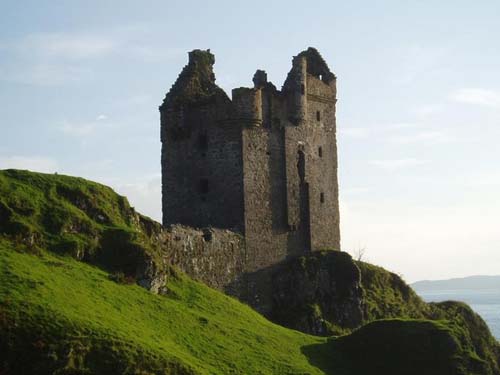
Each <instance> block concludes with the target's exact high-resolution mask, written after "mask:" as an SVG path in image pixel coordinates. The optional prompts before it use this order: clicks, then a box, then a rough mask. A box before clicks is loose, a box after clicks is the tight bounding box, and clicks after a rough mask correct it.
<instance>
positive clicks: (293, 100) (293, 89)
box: [283, 54, 307, 125]
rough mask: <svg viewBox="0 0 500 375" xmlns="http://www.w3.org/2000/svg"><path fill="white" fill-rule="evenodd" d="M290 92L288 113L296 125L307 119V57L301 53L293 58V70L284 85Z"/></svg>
mask: <svg viewBox="0 0 500 375" xmlns="http://www.w3.org/2000/svg"><path fill="white" fill-rule="evenodd" d="M283 89H284V91H285V92H286V93H287V94H288V97H289V103H288V113H289V119H290V121H291V122H292V123H293V124H295V125H300V124H302V123H304V122H305V121H306V119H307V57H306V56H304V55H302V54H300V55H298V56H295V57H294V58H293V60H292V70H291V71H290V72H289V73H288V77H287V79H286V82H285V84H284V87H283Z"/></svg>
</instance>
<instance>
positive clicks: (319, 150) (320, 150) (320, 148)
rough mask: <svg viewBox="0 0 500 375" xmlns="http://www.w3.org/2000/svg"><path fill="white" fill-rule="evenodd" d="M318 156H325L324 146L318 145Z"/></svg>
mask: <svg viewBox="0 0 500 375" xmlns="http://www.w3.org/2000/svg"><path fill="white" fill-rule="evenodd" d="M318 156H319V157H320V158H322V157H323V147H318Z"/></svg>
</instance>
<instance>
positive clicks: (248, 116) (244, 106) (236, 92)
mask: <svg viewBox="0 0 500 375" xmlns="http://www.w3.org/2000/svg"><path fill="white" fill-rule="evenodd" d="M233 108H234V111H235V117H236V118H237V119H238V120H240V121H241V122H242V123H244V124H245V125H247V126H260V125H262V90H261V89H260V88H254V89H250V88H246V87H240V88H237V89H233Z"/></svg>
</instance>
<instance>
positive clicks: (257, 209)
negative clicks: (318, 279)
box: [160, 48, 340, 274]
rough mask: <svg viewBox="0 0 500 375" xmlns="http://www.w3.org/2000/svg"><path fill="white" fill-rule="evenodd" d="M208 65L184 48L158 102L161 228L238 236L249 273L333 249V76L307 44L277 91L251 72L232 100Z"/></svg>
mask: <svg viewBox="0 0 500 375" xmlns="http://www.w3.org/2000/svg"><path fill="white" fill-rule="evenodd" d="M214 63H215V58H214V55H212V54H211V53H210V50H208V51H202V50H194V51H192V52H190V53H189V63H188V65H186V66H185V67H184V69H183V70H182V72H181V74H180V75H179V77H178V79H177V81H176V82H175V84H174V85H173V86H172V88H171V90H170V91H169V93H168V94H167V95H166V97H165V100H164V101H163V104H162V105H161V106H160V114H161V141H162V194H163V197H162V200H163V202H162V203H163V224H164V225H165V226H167V225H170V224H176V223H179V224H184V225H188V226H193V227H200V228H203V227H217V228H225V229H230V230H233V231H237V232H240V233H242V234H243V235H244V238H245V243H246V259H245V260H244V264H245V272H246V273H249V274H250V273H253V272H257V271H259V270H263V269H266V268H269V267H271V266H273V265H275V264H277V263H279V262H280V261H281V260H283V259H285V258H286V257H289V256H298V255H301V254H304V253H307V252H310V251H317V250H339V249H340V231H339V204H338V182H337V144H336V119H335V107H336V77H335V75H334V74H333V73H332V72H331V71H330V69H329V68H328V66H327V64H326V63H325V61H324V60H323V58H322V57H321V55H320V54H319V53H318V51H317V50H316V49H314V48H308V49H307V50H306V51H303V52H301V53H299V54H298V55H297V56H295V57H294V58H293V63H292V69H291V70H290V72H289V73H288V76H287V79H286V81H285V83H284V85H283V87H282V89H281V91H280V90H277V89H276V87H275V86H274V85H273V84H272V83H270V82H268V81H267V76H266V73H265V72H264V71H261V70H258V71H257V72H256V73H255V75H254V77H253V83H254V87H253V88H236V89H233V90H232V98H231V99H230V98H229V97H228V96H227V95H226V93H225V92H224V91H223V90H222V89H221V88H219V87H218V86H217V85H216V84H215V76H214V73H213V64H214Z"/></svg>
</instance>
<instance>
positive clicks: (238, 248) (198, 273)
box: [160, 225, 246, 296]
mask: <svg viewBox="0 0 500 375" xmlns="http://www.w3.org/2000/svg"><path fill="white" fill-rule="evenodd" d="M160 243H161V247H162V249H163V251H164V252H165V256H166V259H167V260H168V261H169V263H171V264H172V265H174V266H176V267H178V268H179V269H180V270H182V271H183V272H185V273H187V274H188V275H189V276H191V277H192V278H194V279H196V280H199V281H202V282H204V283H205V284H207V285H209V286H211V287H212V288H216V289H219V290H221V291H225V292H227V293H229V294H232V295H235V296H239V294H240V289H241V286H240V285H239V283H238V280H239V278H240V277H241V275H242V274H243V273H244V269H245V263H246V249H245V240H244V238H243V236H242V235H241V234H238V233H235V232H231V231H229V230H223V229H213V228H210V229H209V228H206V229H203V230H202V229H194V228H190V227H186V226H182V225H173V226H170V227H168V228H165V229H164V230H163V231H162V233H161V235H160Z"/></svg>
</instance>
